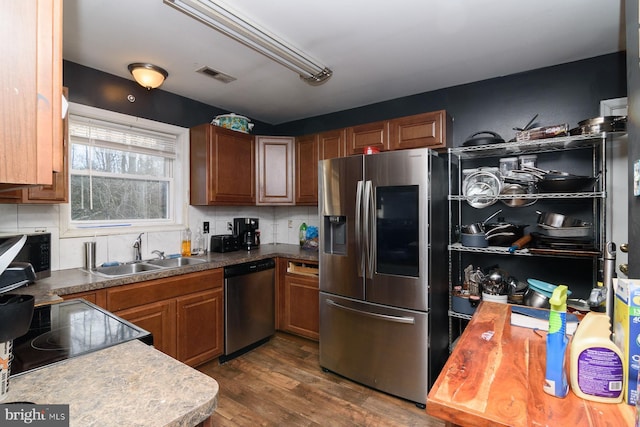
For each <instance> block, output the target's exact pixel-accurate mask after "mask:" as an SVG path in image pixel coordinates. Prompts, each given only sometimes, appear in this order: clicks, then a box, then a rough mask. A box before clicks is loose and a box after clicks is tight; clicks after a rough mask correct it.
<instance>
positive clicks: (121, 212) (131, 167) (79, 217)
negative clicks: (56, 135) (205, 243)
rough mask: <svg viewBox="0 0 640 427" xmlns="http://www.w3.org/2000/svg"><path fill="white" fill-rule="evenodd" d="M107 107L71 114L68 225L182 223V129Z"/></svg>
mask: <svg viewBox="0 0 640 427" xmlns="http://www.w3.org/2000/svg"><path fill="white" fill-rule="evenodd" d="M86 109H87V108H80V110H86ZM91 110H96V109H91ZM98 111H102V110H98ZM82 113H86V111H82ZM103 113H104V114H103V115H102V116H98V117H96V116H95V115H91V114H79V113H74V111H73V109H71V112H70V115H69V145H70V148H69V175H70V176H69V207H68V210H69V214H68V220H69V224H68V229H79V228H97V227H118V226H136V225H138V226H140V225H144V226H150V225H163V224H174V223H176V210H177V209H176V206H179V203H180V202H181V200H182V198H181V197H180V196H178V197H176V196H175V193H176V187H177V184H178V183H179V182H181V177H180V173H179V172H180V170H181V169H182V168H180V165H179V154H180V150H179V144H178V142H179V141H180V134H179V132H178V131H180V130H182V129H181V128H175V127H173V126H170V125H164V124H162V123H155V122H150V121H148V120H143V119H137V118H134V117H130V116H124V115H121V114H117V113H111V112H103ZM119 116H121V117H119ZM105 117H107V120H105V119H104V118H105ZM114 119H116V120H114ZM118 119H119V120H118ZM143 122H144V123H143ZM141 124H142V125H141ZM167 128H174V129H170V130H173V131H174V133H168V132H166V130H167Z"/></svg>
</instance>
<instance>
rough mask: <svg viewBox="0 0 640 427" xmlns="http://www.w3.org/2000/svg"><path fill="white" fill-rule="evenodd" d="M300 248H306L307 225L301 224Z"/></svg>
mask: <svg viewBox="0 0 640 427" xmlns="http://www.w3.org/2000/svg"><path fill="white" fill-rule="evenodd" d="M299 240H300V247H303V246H304V243H305V242H306V241H307V224H306V223H304V222H303V223H302V224H300V233H299Z"/></svg>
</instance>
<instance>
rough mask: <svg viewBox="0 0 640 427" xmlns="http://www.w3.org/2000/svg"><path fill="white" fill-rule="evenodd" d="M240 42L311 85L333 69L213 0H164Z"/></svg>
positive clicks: (319, 82) (323, 79) (329, 74)
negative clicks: (296, 74)
mask: <svg viewBox="0 0 640 427" xmlns="http://www.w3.org/2000/svg"><path fill="white" fill-rule="evenodd" d="M164 3H166V4H168V5H170V6H173V7H174V8H176V9H178V10H180V11H182V12H184V13H186V14H187V15H189V16H191V17H193V18H195V19H197V20H199V21H200V22H203V23H205V24H207V25H209V26H210V27H212V28H214V29H216V30H218V31H220V32H221V33H223V34H226V35H227V36H229V37H231V38H232V39H235V40H237V41H239V42H240V43H242V44H244V45H246V46H248V47H250V48H252V49H254V50H256V51H258V52H260V53H261V54H263V55H265V56H267V57H269V58H271V59H273V60H274V61H276V62H278V63H279V64H281V65H284V66H285V67H287V68H289V69H290V70H293V71H295V72H296V73H298V74H299V75H300V78H301V79H302V80H304V81H306V82H307V83H309V84H311V85H319V84H322V83H324V82H325V81H326V80H327V79H329V77H331V74H333V72H332V71H331V70H330V69H328V68H327V67H325V66H323V65H320V63H319V62H318V61H316V60H314V59H311V58H309V57H308V55H306V54H304V53H303V52H301V51H299V50H298V49H296V48H294V47H292V46H290V45H288V44H286V43H285V42H284V41H282V40H280V39H278V38H277V37H275V36H274V35H272V34H269V33H267V32H266V31H265V30H262V29H261V28H260V27H259V26H258V25H257V24H255V23H253V22H251V21H249V20H248V19H246V18H243V17H241V16H240V15H239V14H237V13H236V12H232V11H230V10H229V9H227V8H226V7H223V6H221V5H220V4H219V3H218V2H215V1H213V0H164Z"/></svg>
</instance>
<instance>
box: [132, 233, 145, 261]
mask: <svg viewBox="0 0 640 427" xmlns="http://www.w3.org/2000/svg"><path fill="white" fill-rule="evenodd" d="M143 234H144V233H140V234H138V238H137V239H136V241H135V242H133V253H134V254H135V260H136V261H142V235H143Z"/></svg>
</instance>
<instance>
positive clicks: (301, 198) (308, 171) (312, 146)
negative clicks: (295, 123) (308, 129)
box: [296, 134, 318, 205]
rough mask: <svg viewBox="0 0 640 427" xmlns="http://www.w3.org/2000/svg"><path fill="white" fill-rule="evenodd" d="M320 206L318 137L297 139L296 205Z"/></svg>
mask: <svg viewBox="0 0 640 427" xmlns="http://www.w3.org/2000/svg"><path fill="white" fill-rule="evenodd" d="M317 204H318V135H317V134H313V135H304V136H299V137H297V138H296V205H317Z"/></svg>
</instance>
